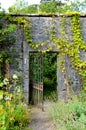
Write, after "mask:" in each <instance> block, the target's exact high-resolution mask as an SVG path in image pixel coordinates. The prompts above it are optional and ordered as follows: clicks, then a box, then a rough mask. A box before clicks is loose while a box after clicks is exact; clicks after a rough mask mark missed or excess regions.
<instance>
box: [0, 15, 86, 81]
mask: <svg viewBox="0 0 86 130" xmlns="http://www.w3.org/2000/svg"><path fill="white" fill-rule="evenodd" d="M52 18H53V20H52V26H51V32H50V42H53V43H54V45H55V46H56V47H57V50H58V51H59V52H61V57H62V59H61V62H60V64H59V66H60V67H61V69H62V72H63V73H64V74H66V67H65V64H66V63H65V58H66V57H69V58H70V60H71V64H72V68H73V69H75V70H76V71H77V72H78V73H79V74H80V75H81V76H82V77H83V80H84V82H85V78H86V61H83V60H82V59H81V58H80V52H81V51H86V45H85V42H84V41H83V38H82V32H81V24H80V14H79V13H70V14H67V15H64V16H61V17H60V24H61V32H60V33H61V35H60V37H59V38H57V37H56V30H55V20H54V16H52ZM67 18H70V23H71V32H72V41H70V39H69V38H68V34H67V31H66V30H67V24H68V23H67ZM6 19H8V21H9V22H8V23H10V26H9V27H8V26H6V27H4V28H2V26H1V25H0V34H1V35H0V36H1V37H2V38H0V39H1V40H0V43H3V41H4V35H6V36H7V38H8V39H10V38H9V36H10V35H9V34H12V32H14V30H15V28H17V26H16V25H18V26H20V27H22V29H23V30H24V34H25V38H26V41H27V42H28V43H29V45H30V46H31V47H32V48H33V49H38V48H39V47H42V46H44V45H46V44H47V43H46V42H40V43H36V44H35V43H33V40H32V35H31V28H32V23H31V21H30V20H29V19H28V18H24V17H11V16H10V15H8V16H6ZM7 38H6V41H7ZM10 41H11V42H12V39H11V40H10ZM8 43H9V40H8ZM50 50H52V48H51V47H48V48H47V49H46V50H44V51H43V52H46V51H50Z"/></svg>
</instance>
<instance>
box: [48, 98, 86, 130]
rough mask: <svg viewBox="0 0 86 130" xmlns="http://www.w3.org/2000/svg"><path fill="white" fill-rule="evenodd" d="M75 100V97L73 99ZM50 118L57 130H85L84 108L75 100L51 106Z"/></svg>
mask: <svg viewBox="0 0 86 130" xmlns="http://www.w3.org/2000/svg"><path fill="white" fill-rule="evenodd" d="M74 98H75V99H76V97H74ZM50 117H51V119H52V120H53V121H54V124H55V128H56V129H58V130H85V129H86V106H84V105H83V104H82V103H81V102H79V101H78V99H77V100H72V101H69V102H68V103H67V104H65V103H64V102H62V101H59V102H58V103H57V104H52V105H51V109H50Z"/></svg>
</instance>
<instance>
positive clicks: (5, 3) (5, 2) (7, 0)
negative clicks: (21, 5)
mask: <svg viewBox="0 0 86 130" xmlns="http://www.w3.org/2000/svg"><path fill="white" fill-rule="evenodd" d="M15 1H16V0H0V3H1V7H2V8H4V9H5V10H7V9H8V8H9V7H10V6H12V5H13V4H14V3H15ZM26 1H28V3H29V4H30V5H31V4H39V3H40V0H26Z"/></svg>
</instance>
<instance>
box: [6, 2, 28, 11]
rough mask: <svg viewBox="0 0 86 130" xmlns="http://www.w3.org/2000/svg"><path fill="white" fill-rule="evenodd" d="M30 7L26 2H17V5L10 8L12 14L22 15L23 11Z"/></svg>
mask: <svg viewBox="0 0 86 130" xmlns="http://www.w3.org/2000/svg"><path fill="white" fill-rule="evenodd" d="M27 6H28V2H26V1H25V0H16V2H15V4H14V5H13V6H11V7H9V9H8V10H9V12H10V13H21V10H22V9H23V8H25V7H27Z"/></svg>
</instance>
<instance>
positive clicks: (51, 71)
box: [29, 52, 57, 106]
mask: <svg viewBox="0 0 86 130" xmlns="http://www.w3.org/2000/svg"><path fill="white" fill-rule="evenodd" d="M44 100H53V101H56V100H57V53H55V52H48V53H40V52H30V53H29V103H31V104H34V105H38V106H42V105H43V101H44Z"/></svg>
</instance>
